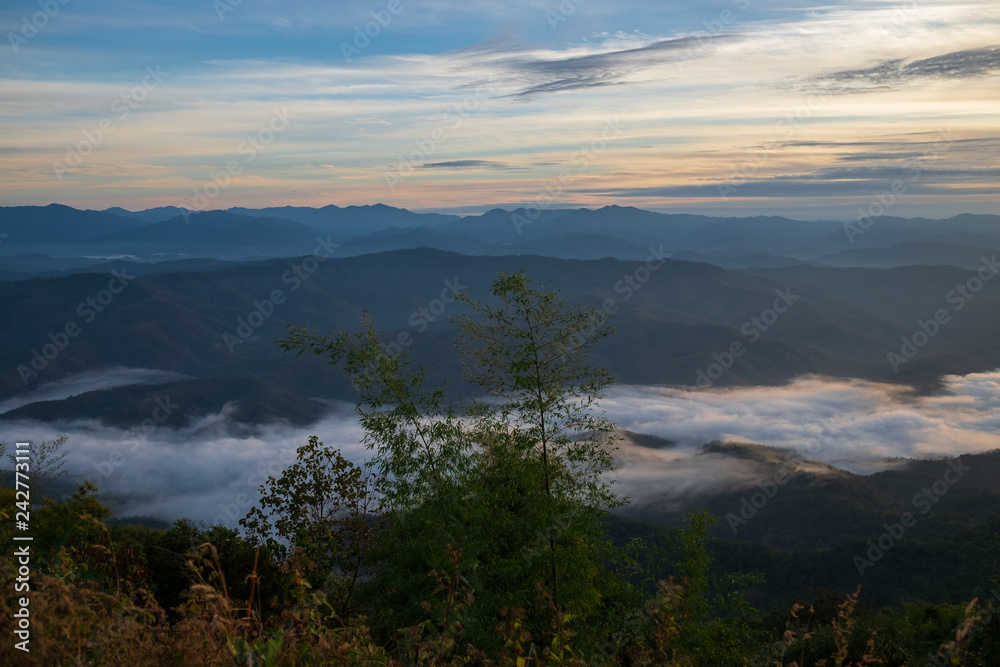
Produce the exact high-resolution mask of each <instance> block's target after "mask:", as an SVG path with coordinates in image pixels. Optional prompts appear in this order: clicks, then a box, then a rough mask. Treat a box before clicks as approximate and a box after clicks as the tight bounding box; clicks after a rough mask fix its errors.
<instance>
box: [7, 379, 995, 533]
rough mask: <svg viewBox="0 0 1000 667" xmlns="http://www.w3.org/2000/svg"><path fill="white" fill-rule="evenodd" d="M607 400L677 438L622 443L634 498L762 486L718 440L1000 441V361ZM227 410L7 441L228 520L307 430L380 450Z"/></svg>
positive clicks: (860, 463)
mask: <svg viewBox="0 0 1000 667" xmlns="http://www.w3.org/2000/svg"><path fill="white" fill-rule="evenodd" d="M150 373H155V372H152V371H141V369H113V370H112V371H109V374H110V375H109V377H106V378H104V379H103V380H102V379H101V378H100V377H98V374H95V373H93V372H91V373H89V374H88V375H87V376H85V377H79V376H78V377H74V378H68V379H66V380H65V382H64V383H60V385H61V386H60V385H53V386H52V387H50V388H49V392H50V393H49V396H48V397H49V398H52V397H56V396H59V397H62V396H67V395H70V394H71V393H76V392H78V391H80V390H81V389H82V388H83V387H89V388H94V387H95V384H96V385H98V386H109V385H120V384H129V383H136V382H141V383H157V382H165V381H166V380H167V379H169V378H163V377H159V376H156V375H150ZM111 376H113V377H111ZM67 392H69V393H67ZM12 405H13V403H7V404H4V406H0V407H3V409H11V406H12ZM230 407H231V406H230ZM601 408H602V409H603V410H604V411H605V413H606V416H607V417H608V418H609V419H611V420H612V421H614V422H615V423H616V424H618V425H619V426H620V427H622V428H623V429H626V430H629V431H633V432H637V433H646V434H650V435H656V436H660V437H662V438H666V439H669V440H671V441H673V442H675V443H676V445H675V446H673V447H668V448H662V449H646V448H636V447H629V448H623V450H622V451H621V452H620V455H619V456H618V459H617V460H618V465H619V468H620V470H619V471H618V472H617V473H616V475H617V480H618V481H619V483H620V486H619V491H620V492H621V493H623V494H627V495H630V496H632V497H633V498H636V499H641V496H643V495H644V494H647V493H655V494H657V495H662V494H663V493H668V494H670V495H678V494H680V495H683V494H684V493H699V492H704V491H709V490H711V489H712V488H713V487H718V488H722V487H732V485H733V484H734V483H745V484H746V485H748V486H749V485H750V484H752V483H753V481H754V480H751V479H745V475H743V473H742V472H741V467H740V463H739V462H738V461H736V460H733V459H726V457H720V456H704V455H699V456H694V454H696V453H697V452H698V450H699V447H700V446H701V445H703V444H704V443H707V442H711V441H716V440H719V441H724V442H751V443H760V444H765V445H771V446H775V447H784V448H788V449H792V450H795V451H797V452H799V453H800V454H802V455H803V456H805V457H807V458H809V459H812V460H818V461H823V462H826V463H829V464H831V465H834V466H836V467H839V468H842V469H846V470H851V471H853V472H859V473H867V472H872V471H876V470H880V469H884V468H886V467H889V466H891V465H894V462H893V461H891V459H892V458H895V457H904V458H940V457H945V456H953V455H957V454H963V453H974V452H982V451H986V450H991V449H997V448H1000V371H993V372H989V373H976V374H971V375H966V376H948V377H946V378H945V379H944V388H943V389H942V390H941V391H939V392H937V393H934V394H932V395H925V396H920V395H916V394H914V393H913V392H910V391H908V390H907V389H906V388H905V387H900V386H898V385H889V384H881V383H876V382H867V381H861V380H842V379H829V378H821V377H815V376H807V377H802V378H799V379H796V380H794V381H793V382H791V383H789V384H787V385H784V386H781V387H743V388H732V389H708V390H702V389H697V390H694V389H692V390H685V389H677V388H665V387H644V386H616V387H613V388H611V389H610V390H609V391H608V392H607V394H606V397H605V398H604V399H603V401H602V402H601ZM0 411H2V410H0ZM230 413H232V410H231V409H223V410H222V411H221V412H220V413H218V414H213V415H209V416H205V417H203V418H201V419H199V420H197V421H196V422H194V423H192V424H191V425H189V426H188V427H186V428H183V429H178V430H174V429H168V428H163V427H158V428H153V427H151V426H150V427H149V428H147V429H145V432H143V431H142V430H122V429H117V428H111V427H107V426H103V425H101V424H100V423H99V422H97V421H94V420H81V421H73V422H64V423H56V424H40V423H37V422H6V421H5V422H0V442H5V441H6V442H10V443H13V442H14V441H16V440H25V439H30V440H32V441H34V442H36V443H37V442H40V441H44V440H51V439H53V438H55V437H56V436H57V434H59V433H65V434H67V435H68V436H69V441H68V444H67V448H68V450H69V456H68V458H67V466H66V469H67V471H68V475H67V478H68V480H69V481H79V480H82V479H84V478H89V479H91V480H93V481H95V482H97V483H98V485H99V487H100V491H101V497H102V499H103V500H104V501H105V502H106V503H107V504H108V505H110V506H111V507H112V508H113V509H114V511H115V515H116V516H118V517H124V516H133V515H134V516H154V517H159V518H162V519H165V520H168V521H173V520H174V519H177V518H181V517H187V518H190V519H193V520H196V521H208V522H211V523H223V524H226V525H229V526H235V525H236V523H237V521H238V520H239V519H240V518H241V517H243V516H244V515H245V514H246V512H247V510H249V509H250V507H251V506H252V505H253V504H254V502H255V501H256V499H257V489H258V486H259V485H260V483H261V481H262V479H264V478H265V477H266V476H267V475H273V474H277V473H280V471H281V470H282V469H283V468H284V467H285V466H287V465H288V464H289V463H291V462H292V461H293V458H294V452H295V448H296V447H298V446H300V445H302V444H305V442H306V441H307V438H308V436H309V435H312V434H316V435H318V436H319V437H320V439H321V440H322V441H323V442H325V443H326V444H328V445H333V446H336V447H338V448H340V449H341V450H342V451H343V453H344V455H345V456H347V457H348V458H350V459H352V460H354V461H356V462H361V461H363V460H364V459H365V458H366V457H367V456H368V455H369V452H368V451H367V450H366V449H364V448H363V447H362V446H361V445H360V444H359V443H360V442H361V440H362V437H363V433H362V430H361V428H360V426H359V425H358V423H357V419H356V417H355V414H354V411H353V406H352V405H349V404H337V405H332V406H331V409H330V412H329V413H328V415H327V416H326V417H325V418H324V419H323V420H322V421H320V422H318V423H316V424H313V425H311V426H308V427H304V428H293V427H289V426H287V425H278V424H272V425H264V426H255V427H248V426H243V425H238V424H234V423H233V421H232V419H231V416H230ZM897 463H898V462H897ZM5 465H7V467H9V464H7V463H6V462H5Z"/></svg>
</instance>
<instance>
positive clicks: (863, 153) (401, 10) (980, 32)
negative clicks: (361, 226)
mask: <svg viewBox="0 0 1000 667" xmlns="http://www.w3.org/2000/svg"><path fill="white" fill-rule="evenodd" d="M237 3H238V4H237ZM33 23H34V25H33ZM0 25H2V26H3V42H2V43H0V123H2V125H0V127H2V142H0V171H2V174H3V177H2V178H0V203H2V204H4V205H22V204H47V203H51V202H60V203H65V204H70V205H74V206H78V207H81V208H104V207H108V206H113V205H120V206H124V207H126V208H131V209H139V208H147V207H150V206H158V205H177V206H188V207H189V208H200V209H205V208H209V209H211V208H228V207H230V206H269V205H284V204H292V205H308V206H322V205H325V204H337V205H349V204H371V203H376V202H383V203H387V204H392V205H395V206H401V207H407V208H411V209H414V210H440V211H455V212H476V211H480V210H484V209H487V208H491V207H494V206H504V207H508V208H509V207H513V206H520V205H524V204H525V203H528V202H533V203H535V204H536V205H541V206H588V207H596V206H603V205H607V204H621V205H634V206H640V207H644V208H650V209H655V210H664V211H675V212H676V211H692V212H702V213H710V214H722V213H726V214H736V215H758V214H781V215H790V216H799V217H807V218H833V219H851V218H855V217H856V216H857V211H858V209H859V208H862V209H868V208H869V207H871V206H873V205H875V203H876V202H881V204H880V205H883V206H885V207H886V209H887V212H888V213H889V214H892V215H928V216H932V217H947V216H950V215H954V214H957V213H960V212H981V213H987V212H990V213H1000V210H998V206H997V204H998V199H1000V197H998V193H1000V169H998V163H1000V96H998V95H997V93H998V91H1000V86H998V78H997V75H998V74H1000V7H998V6H997V3H996V2H995V1H994V0H988V1H987V0H971V1H969V2H930V1H927V0H901V1H898V2H896V1H892V2H882V1H881V0H868V1H859V2H849V3H832V4H823V5H805V4H802V3H787V2H776V1H764V0H735V1H733V0H725V1H723V2H703V3H693V2H692V3H677V2H667V3H663V2H610V1H608V0H583V1H582V2H579V1H574V0H563V1H562V2H558V1H556V0H526V1H520V2H518V1H514V2H504V3H500V2H483V1H482V0H465V1H463V2H455V1H453V0H433V1H424V0H376V1H373V2H349V3H348V2H287V1H286V2H270V1H265V0H242V1H240V0H215V1H214V2H213V0H198V1H181V2H172V3H166V2H162V3H160V2H117V1H112V2H102V3H99V6H95V4H94V3H84V2H82V1H81V0H68V1H66V2H65V3H62V2H60V0H49V1H48V2H46V0H34V2H25V1H22V0H8V2H6V3H4V5H3V8H2V9H0ZM366 30H367V33H368V34H365V31H366Z"/></svg>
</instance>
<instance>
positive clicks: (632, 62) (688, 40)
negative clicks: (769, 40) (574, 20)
mask: <svg viewBox="0 0 1000 667" xmlns="http://www.w3.org/2000/svg"><path fill="white" fill-rule="evenodd" d="M737 39H739V37H738V36H736V35H728V34H724V35H708V34H705V35H694V36H684V37H675V38H672V39H664V40H659V41H656V42H653V43H652V44H647V45H644V46H639V47H633V48H627V49H618V50H613V51H606V52H603V53H591V54H587V55H582V56H573V57H569V58H545V59H543V58H534V59H528V58H523V57H519V58H510V59H506V60H504V61H501V63H500V64H502V65H503V66H504V67H505V68H507V69H508V70H510V71H512V72H514V73H515V76H516V77H518V78H521V79H526V80H527V82H526V83H523V84H522V86H521V88H520V90H518V91H517V92H516V93H514V97H515V99H518V100H526V99H530V98H533V97H535V96H538V95H542V94H544V93H555V92H562V91H567V90H581V89H585V88H600V87H605V86H617V85H622V84H624V83H627V79H628V77H629V75H631V74H634V73H636V72H639V71H642V70H645V69H648V68H650V67H653V66H655V65H660V64H662V63H665V62H679V61H682V60H689V59H691V58H696V57H699V56H703V55H707V54H708V53H709V52H710V49H709V48H708V47H710V46H712V45H714V44H716V43H719V42H727V41H734V40H737Z"/></svg>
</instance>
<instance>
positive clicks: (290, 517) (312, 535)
mask: <svg viewBox="0 0 1000 667" xmlns="http://www.w3.org/2000/svg"><path fill="white" fill-rule="evenodd" d="M296 453H297V457H296V462H295V463H294V464H293V465H291V466H290V467H288V468H287V469H285V471H284V472H283V473H282V474H281V476H280V477H279V478H277V479H276V478H274V477H273V476H272V477H268V479H267V480H266V481H265V482H264V484H262V485H261V488H260V490H261V499H260V504H259V506H255V507H254V508H252V509H251V510H250V512H249V513H248V514H247V516H246V517H244V518H243V519H241V520H240V525H242V526H243V527H244V528H246V529H247V531H248V533H249V534H250V536H251V537H253V538H255V539H257V540H258V541H259V543H261V544H265V545H266V546H267V548H268V549H269V551H270V552H271V553H273V554H274V555H275V556H276V557H277V558H278V559H284V558H285V557H286V556H287V555H288V549H287V547H286V543H287V544H289V545H291V546H292V547H294V548H295V549H297V550H298V551H299V552H300V555H301V556H302V562H303V563H304V564H305V566H306V567H307V568H308V570H309V573H310V575H311V577H312V583H313V584H314V585H319V584H322V583H323V581H324V579H327V578H332V579H333V582H332V583H331V590H333V591H335V597H336V598H338V599H339V600H340V605H339V606H340V609H341V612H342V613H343V614H344V615H345V616H346V615H347V614H348V613H349V612H350V607H351V599H352V597H353V594H354V589H355V586H356V584H357V582H358V579H359V577H362V576H363V575H364V574H365V572H364V570H365V566H366V563H367V562H368V555H369V551H370V547H371V543H372V540H373V530H374V526H373V523H374V522H375V521H376V520H377V518H378V517H379V515H380V514H381V511H382V508H381V501H380V500H379V492H378V487H377V483H376V481H375V480H374V479H372V477H371V476H370V475H368V474H366V472H365V471H364V470H363V469H362V468H361V467H359V466H356V465H354V464H353V463H351V462H350V461H348V460H347V459H345V458H344V457H343V456H341V454H340V452H339V451H337V450H336V449H333V448H331V447H326V446H325V445H324V444H323V443H322V442H320V441H319V438H317V437H316V436H312V437H310V438H309V444H307V445H303V446H302V447H299V448H298V450H296Z"/></svg>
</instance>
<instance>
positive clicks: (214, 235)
mask: <svg viewBox="0 0 1000 667" xmlns="http://www.w3.org/2000/svg"><path fill="white" fill-rule="evenodd" d="M851 224H854V223H851ZM858 231H861V232H862V233H854V232H852V233H848V232H847V231H846V228H845V226H844V223H840V222H833V221H818V222H814V221H799V220H792V219H789V218H783V217H778V216H770V217H768V216H756V217H749V218H736V217H733V218H718V217H709V216H704V215H692V214H676V213H657V212H653V211H646V210H642V209H638V208H634V207H628V206H605V207H603V208H599V209H586V208H581V209H546V210H539V209H524V208H520V209H515V210H513V211H507V210H504V209H492V210H489V211H487V212H485V213H483V214H481V215H468V216H464V217H460V216H455V215H444V214H436V213H414V212H412V211H408V210H406V209H401V208H395V207H392V206H386V205H384V204H374V205H368V206H347V207H338V206H333V205H330V206H324V207H320V208H310V207H295V206H282V207H269V208H262V209H248V208H244V207H235V208H231V209H228V210H226V211H222V210H216V211H207V212H197V211H188V210H185V209H181V208H178V207H173V206H166V207H158V208H153V209H148V210H146V211H136V212H132V211H127V210H125V209H122V208H119V207H113V208H109V209H106V210H104V211H79V210H77V209H73V208H71V207H68V206H62V205H59V204H52V205H49V206H40V207H31V206H27V207H24V206H22V207H8V208H0V233H2V234H6V236H5V237H3V241H4V242H3V244H2V245H0V252H3V253H4V254H5V255H8V256H9V257H10V260H9V262H7V263H5V264H4V265H3V266H0V278H5V279H17V278H28V277H31V276H33V275H46V274H49V273H50V272H52V271H56V270H67V267H66V266H65V260H67V259H74V260H75V259H80V258H86V257H90V258H94V259H100V258H109V257H117V256H121V255H132V256H134V257H133V258H134V259H135V260H137V261H143V262H151V261H165V260H170V259H186V258H196V257H206V258H214V259H223V260H229V261H235V260H247V259H254V258H260V257H291V256H297V255H301V254H303V253H305V252H308V251H309V249H310V248H311V247H313V246H314V245H315V240H316V238H323V239H325V240H326V242H327V246H336V247H335V249H333V250H331V251H330V254H331V255H332V256H336V257H349V256H355V255H361V254H370V253H379V252H386V251H390V250H401V249H410V248H417V247H427V248H434V249H437V250H445V251H449V252H458V253H462V254H468V255H505V254H518V255H530V254H538V255H544V256H549V257H559V258H564V259H571V258H575V259H599V258H601V257H615V258H618V259H637V258H641V257H640V256H641V255H642V254H643V250H642V249H643V248H647V247H649V246H653V247H657V248H659V247H661V246H662V247H663V249H664V251H665V252H667V253H671V254H673V253H676V254H677V256H678V257H679V258H684V259H689V260H692V261H704V262H708V263H712V264H716V265H717V266H722V267H724V268H753V267H778V266H790V265H793V264H796V263H809V264H816V265H835V266H860V267H882V268H889V267H895V266H903V265H907V264H941V265H944V264H957V265H960V266H964V267H966V268H974V267H972V266H970V263H972V262H973V259H970V252H969V251H968V250H963V249H962V248H963V247H964V248H986V249H989V248H1000V216H995V215H973V214H963V215H958V216H954V217H952V218H949V219H947V220H928V219H924V218H915V219H912V220H907V219H903V218H895V217H888V216H887V217H882V218H874V219H872V220H871V221H870V224H868V225H867V227H866V228H865V229H863V230H858ZM973 254H974V253H973ZM19 255H45V256H52V257H53V258H59V259H60V260H61V262H60V261H56V260H55V259H54V260H53V261H52V262H50V263H46V262H44V261H41V262H39V261H37V258H36V261H35V262H34V266H33V267H31V268H29V269H27V270H25V269H24V268H23V266H22V267H20V268H19V267H18V264H19V263H18V262H16V261H14V260H15V257H16V256H19ZM20 264H23V262H21V263H20ZM74 264H75V266H74V267H73V268H72V269H69V270H75V269H77V268H79V269H83V268H86V266H87V263H86V262H79V261H76V262H74ZM93 264H97V265H99V264H100V262H97V261H95V262H93ZM8 267H9V268H8ZM18 274H25V275H18Z"/></svg>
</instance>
